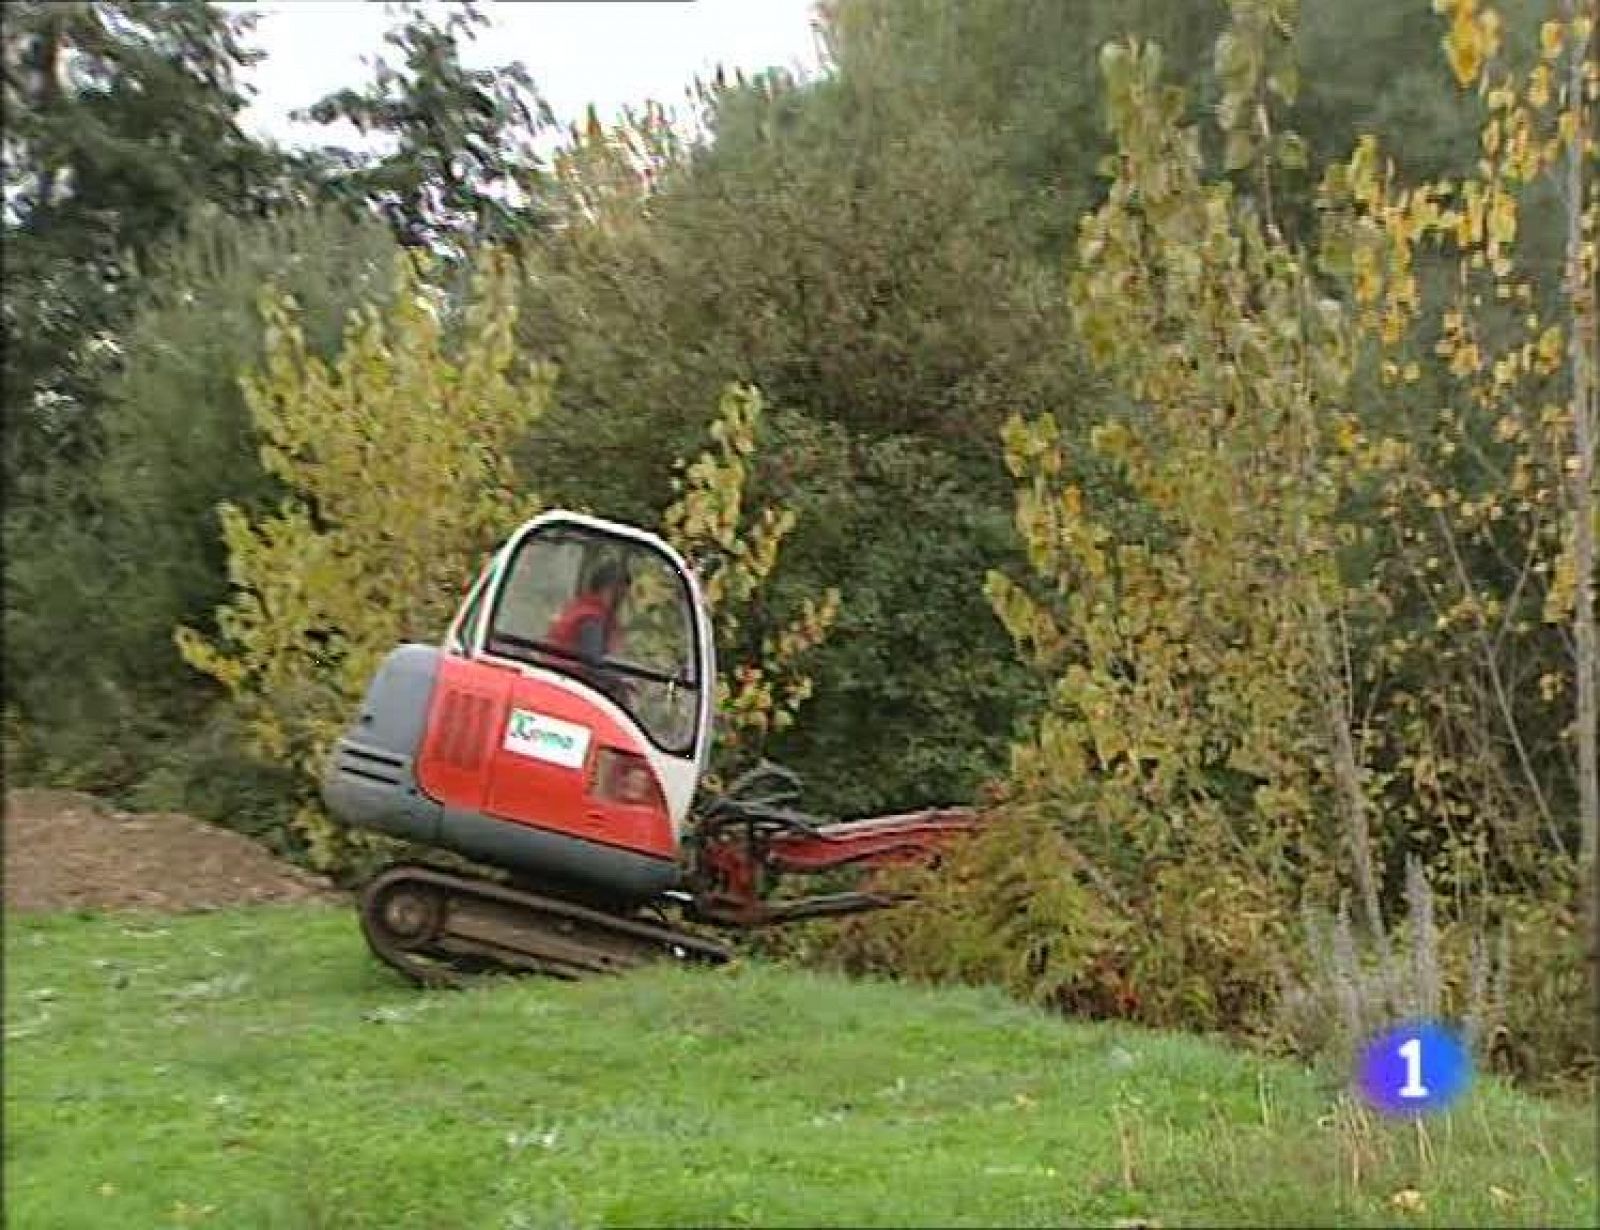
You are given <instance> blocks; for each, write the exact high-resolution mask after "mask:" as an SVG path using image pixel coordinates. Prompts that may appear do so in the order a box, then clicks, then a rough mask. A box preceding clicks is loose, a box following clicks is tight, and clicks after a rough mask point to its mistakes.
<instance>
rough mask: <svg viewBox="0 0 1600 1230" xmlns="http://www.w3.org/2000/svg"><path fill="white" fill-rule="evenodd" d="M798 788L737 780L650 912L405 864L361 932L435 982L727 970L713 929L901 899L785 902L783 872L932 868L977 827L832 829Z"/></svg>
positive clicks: (941, 815)
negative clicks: (662, 966) (684, 966)
mask: <svg viewBox="0 0 1600 1230" xmlns="http://www.w3.org/2000/svg"><path fill="white" fill-rule="evenodd" d="M797 792H798V783H797V782H796V780H795V779H794V777H793V775H792V774H789V773H787V772H786V771H785V770H782V769H779V768H777V767H776V766H772V765H765V766H763V767H762V768H760V769H758V770H756V771H755V772H753V773H751V774H748V775H746V776H745V777H744V778H742V779H740V780H739V781H737V782H735V783H734V785H733V787H731V788H730V790H729V791H728V792H727V793H726V794H723V795H721V796H720V797H718V798H717V799H716V800H715V801H714V802H713V803H711V804H710V805H709V806H708V807H706V808H705V809H704V810H703V811H702V813H701V814H700V815H699V817H698V819H697V823H696V826H695V832H694V838H693V841H692V843H691V852H692V853H691V858H690V860H689V862H688V865H687V869H686V875H685V886H684V889H683V890H671V891H669V892H668V893H667V894H665V895H664V896H663V897H662V898H661V899H660V900H659V901H655V902H651V903H648V904H646V905H645V906H643V907H641V908H636V909H632V910H622V909H618V908H615V907H614V906H611V905H608V904H607V903H605V902H603V901H600V900H599V899H597V898H594V897H592V896H585V895H584V894H583V893H582V892H581V890H574V889H573V888H571V887H570V886H562V887H559V888H556V887H545V886H540V887H537V888H535V887H532V886H529V885H528V884H526V883H505V882H501V881H499V880H495V879H490V878H487V877H481V876H477V875H473V874H469V873H465V872H462V871H459V870H454V869H445V868H442V867H433V866H428V865H426V864H423V863H396V864H393V865H391V866H389V867H387V868H385V869H384V870H383V871H381V872H379V873H378V875H376V876H375V877H374V878H373V879H372V880H371V881H370V882H369V883H368V885H367V886H366V888H365V890H364V891H363V892H362V895H361V902H360V911H361V927H362V930H363V932H364V933H365V935H366V938H367V942H368V944H369V945H370V946H371V948H372V950H373V952H374V953H376V954H377V955H378V956H379V957H380V958H382V959H383V960H384V961H385V962H387V963H388V964H389V965H391V966H393V967H394V968H395V969H396V970H398V971H400V972H401V973H402V974H404V975H405V976H406V977H407V978H410V979H411V980H412V981H414V982H417V983H419V984H421V985H424V986H440V987H444V986H460V985H463V984H465V983H467V982H469V981H471V980H473V979H474V978H477V977H480V976H483V975H486V974H495V973H512V974H516V973H533V974H543V975H547V976H553V977H557V978H564V979H574V978H582V977H587V976H590V975H594V974H610V973H621V972H624V971H626V970H629V969H633V968H635V967H637V966H640V965H643V964H646V963H649V962H655V961H680V962H685V963H693V964H700V965H717V964H721V963H723V962H725V961H727V960H729V959H730V958H731V956H732V955H733V949H732V948H731V947H730V946H729V945H728V944H727V943H725V942H723V941H722V940H720V939H718V938H715V937H714V936H713V935H709V934H706V932H707V930H709V929H710V928H717V929H748V928H752V927H760V926H767V925H771V924H776V923H784V922H792V921H797V920H800V919H804V918H817V917H822V916H828V915H840V914H850V913H858V912H860V911H863V910H873V909H880V908H883V907H886V906H890V905H893V904H895V903H896V902H897V901H899V900H900V899H901V898H900V896H899V895H898V894H895V893H893V892H888V891H882V890H874V889H872V888H870V887H869V888H867V889H865V890H851V891H844V892H832V893H825V894H817V895H810V896H801V897H797V898H790V899H777V898H774V897H772V896H771V895H770V894H771V890H772V889H773V888H774V886H775V885H776V883H777V881H778V880H779V878H780V877H785V876H795V875H815V874H818V873H822V872H828V871H835V870H839V869H843V868H861V869H864V870H867V871H869V872H870V871H871V870H872V869H878V868H883V867H888V866H894V865H901V864H905V863H912V862H920V863H927V862H931V861H933V860H935V859H937V857H938V853H939V850H940V849H941V848H942V847H943V846H944V845H945V844H947V843H948V841H949V840H950V839H951V838H953V837H955V836H957V835H958V834H961V833H964V832H966V831H968V830H969V829H971V828H972V827H973V824H974V822H975V821H974V817H973V815H972V814H971V813H970V812H967V811H963V810H932V811H923V812H912V813H908V814H905V815H898V816H885V817H878V818H873V819H869V820H856V821H846V822H843V823H834V824H824V823H820V822H818V821H817V820H816V818H814V817H811V816H808V815H806V814H804V813H802V812H799V811H795V810H793V809H791V808H790V807H788V806H787V805H786V804H787V803H788V802H789V801H790V800H791V799H792V797H793V796H794V795H795V794H796V793H797ZM673 915H676V916H677V917H678V918H679V919H680V920H681V923H680V925H673V923H672V922H671V921H669V919H670V918H671V916H673ZM689 927H694V928H695V929H694V930H690V929H688V928H689Z"/></svg>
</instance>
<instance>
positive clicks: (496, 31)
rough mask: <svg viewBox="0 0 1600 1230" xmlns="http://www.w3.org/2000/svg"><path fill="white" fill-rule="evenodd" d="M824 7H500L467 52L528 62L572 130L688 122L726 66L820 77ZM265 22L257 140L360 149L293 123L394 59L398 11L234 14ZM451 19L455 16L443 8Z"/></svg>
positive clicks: (303, 6) (303, 7) (349, 1)
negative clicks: (647, 112)
mask: <svg viewBox="0 0 1600 1230" xmlns="http://www.w3.org/2000/svg"><path fill="white" fill-rule="evenodd" d="M813 3H814V0H568V2H565V3H563V2H552V0H520V2H518V3H491V4H486V5H484V6H483V11H484V12H485V13H486V14H487V15H488V16H489V18H490V20H491V22H492V23H493V24H492V25H491V26H490V27H489V28H487V29H484V30H481V31H480V32H479V33H478V37H477V39H476V40H475V41H473V42H471V43H469V44H468V45H467V48H466V51H465V53H464V56H463V58H464V59H465V61H466V62H467V63H468V64H469V65H471V66H472V67H488V66H492V65H498V64H504V63H509V62H510V61H513V60H521V61H522V62H523V63H525V64H526V65H527V66H528V71H529V72H530V73H531V74H532V75H533V79H534V81H535V82H536V83H537V85H538V87H539V89H540V92H541V93H543V94H544V96H545V99H546V100H547V101H548V102H549V104H550V107H551V109H552V110H553V111H554V112H555V115H556V119H557V120H558V121H559V122H560V123H561V124H562V125H563V126H565V125H566V124H568V123H572V122H575V121H577V120H579V119H581V118H582V116H583V114H584V111H585V109H586V108H587V107H588V105H589V104H590V103H593V104H594V106H595V109H596V110H597V111H598V112H599V115H600V118H601V119H602V120H603V121H609V120H612V119H614V118H616V117H617V116H619V115H620V113H621V110H622V108H623V107H624V106H625V105H629V104H633V105H638V104H641V103H643V102H645V101H646V100H652V99H653V100H655V101H657V102H660V103H662V104H664V105H666V106H667V107H669V108H672V109H675V110H679V111H680V112H681V109H682V105H683V103H684V101H685V99H684V90H685V88H686V87H687V86H688V85H689V84H690V82H691V81H692V79H693V78H694V77H695V76H696V75H697V74H698V75H699V76H700V77H702V78H709V77H710V75H711V74H712V72H713V71H714V70H715V68H716V66H717V65H719V64H720V65H722V66H723V67H724V68H725V69H726V70H727V71H728V72H729V74H730V75H731V74H732V72H733V70H734V69H735V68H740V69H743V70H744V71H745V72H746V73H751V72H758V71H760V70H762V69H766V68H780V67H781V68H788V69H790V70H792V71H796V72H799V73H803V74H809V73H813V72H815V71H816V70H817V67H818V64H819V61H820V48H819V46H818V41H817V37H816V33H815V31H814V29H813V17H814V14H813V12H812V7H813ZM223 7H225V8H228V9H233V10H246V11H251V12H254V13H256V14H257V15H258V20H257V24H256V28H255V31H254V34H253V35H252V37H251V39H250V42H251V44H252V45H253V46H255V47H258V48H260V49H261V50H263V51H265V52H266V53H267V55H266V59H265V60H263V61H262V62H261V63H260V64H258V65H257V66H256V67H255V69H254V70H253V71H252V72H251V73H250V75H249V77H248V81H249V83H250V84H251V85H253V86H255V88H256V90H257V94H256V96H255V98H254V100H253V102H252V104H251V105H250V106H249V107H248V108H247V109H246V110H245V113H244V115H243V117H242V120H243V125H244V127H245V129H246V130H247V131H249V132H251V133H253V134H255V135H257V136H260V137H266V138H270V139H272V140H275V141H278V142H280V143H281V144H284V145H294V146H304V145H313V146H314V145H322V144H340V145H355V144H357V138H356V134H355V132H354V130H353V129H351V128H349V127H348V126H347V125H338V126H333V125H329V126H326V127H324V126H322V125H318V124H296V123H294V122H293V121H291V120H290V119H289V115H290V113H291V112H293V111H295V110H298V109H300V108H304V107H309V106H310V105H311V104H312V103H314V102H315V101H317V99H319V98H321V97H323V96H324V95H326V94H329V93H332V92H333V91H334V90H337V89H342V88H344V87H346V86H349V87H352V88H360V87H361V86H363V85H364V84H366V82H367V81H368V80H369V79H370V76H371V70H370V69H369V68H368V66H367V65H366V64H364V63H363V62H362V57H363V56H366V57H374V56H376V55H378V54H379V53H380V52H382V51H384V50H386V48H385V47H384V44H383V35H384V32H385V31H386V30H388V29H389V28H390V27H391V26H392V25H394V24H395V23H396V21H397V17H396V14H395V12H394V11H393V10H392V9H391V8H390V6H388V5H386V4H377V3H358V2H355V0H297V2H296V3H266V4H225V5H223ZM439 7H441V8H442V7H443V5H440V6H439Z"/></svg>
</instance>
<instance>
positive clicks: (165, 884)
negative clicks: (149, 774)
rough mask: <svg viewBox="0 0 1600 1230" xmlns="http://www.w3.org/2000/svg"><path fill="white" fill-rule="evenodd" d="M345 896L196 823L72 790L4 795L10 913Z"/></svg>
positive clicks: (241, 839) (172, 908)
mask: <svg viewBox="0 0 1600 1230" xmlns="http://www.w3.org/2000/svg"><path fill="white" fill-rule="evenodd" d="M338 896H339V894H338V893H337V891H336V890H335V889H334V888H333V887H332V885H330V884H329V883H328V882H327V881H326V880H324V879H322V878H321V877H320V876H315V875H312V874H311V873H309V872H307V871H303V870H301V869H300V868H298V867H293V866H290V865H289V864H287V863H284V862H283V861H281V860H280V859H278V858H276V857H274V856H273V855H272V854H271V853H270V852H269V851H268V850H266V849H265V848H264V847H262V846H260V845H258V844H257V843H256V842H254V841H251V840H250V839H249V838H248V837H245V836H243V835H242V834H239V833H234V832H230V831H229V830H227V829H223V828H218V827H216V826H215V825H211V824H205V823H202V822H201V821H199V820H196V819H194V818H193V817H190V816H183V815H177V814H174V813H165V812H163V813H150V814H141V815H131V814H129V813H127V812H119V811H116V810H114V809H112V808H110V807H108V806H107V805H106V804H104V803H102V802H101V801H100V800H98V799H96V798H94V797H92V796H90V795H87V794H78V793H75V792H73V791H68V790H12V791H8V792H7V793H6V806H5V906H6V909H8V910H17V911H38V910H72V909H104V910H161V911H164V912H177V911H181V910H200V909H214V908H217V907H221V906H229V905H244V904H249V903H253V902H263V901H312V900H333V899H337V898H338Z"/></svg>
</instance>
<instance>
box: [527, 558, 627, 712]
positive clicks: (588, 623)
mask: <svg viewBox="0 0 1600 1230" xmlns="http://www.w3.org/2000/svg"><path fill="white" fill-rule="evenodd" d="M627 596H628V575H627V573H626V572H625V571H624V570H623V568H622V565H620V564H618V563H616V562H615V561H613V560H607V561H606V562H605V563H603V564H601V565H600V566H599V567H598V568H596V569H595V570H594V572H593V573H592V574H591V576H590V577H589V583H588V585H587V587H586V588H584V589H583V590H582V591H580V592H579V593H578V594H576V595H575V596H574V597H573V599H572V601H570V602H568V603H567V605H566V606H564V607H563V608H562V609H561V611H560V612H559V613H558V614H557V615H556V617H555V618H554V619H552V620H551V621H550V626H549V628H548V629H546V631H545V634H544V641H545V643H546V644H547V645H549V646H551V647H552V648H554V649H559V650H561V651H562V652H563V653H565V654H570V655H571V656H572V657H574V658H577V659H579V660H581V661H582V662H583V663H584V664H585V665H586V666H589V667H590V668H591V670H589V671H585V672H583V673H584V675H585V676H586V677H587V678H588V681H589V682H591V683H593V684H594V686H596V687H598V688H600V689H601V690H602V691H604V692H606V693H607V694H609V695H611V696H612V697H613V699H618V698H619V697H618V692H619V689H621V687H622V681H621V680H620V679H617V678H615V677H614V676H613V675H612V674H611V672H609V671H607V672H605V673H604V674H600V673H597V672H594V671H593V669H592V668H594V667H599V666H601V665H602V664H603V663H604V662H605V661H606V659H607V658H610V657H612V656H614V655H615V654H616V652H617V650H618V649H619V648H620V647H621V643H622V636H621V631H620V628H619V627H618V620H617V613H618V611H619V610H620V609H621V607H622V603H623V601H624V600H625V599H626V598H627ZM569 665H570V664H569Z"/></svg>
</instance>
